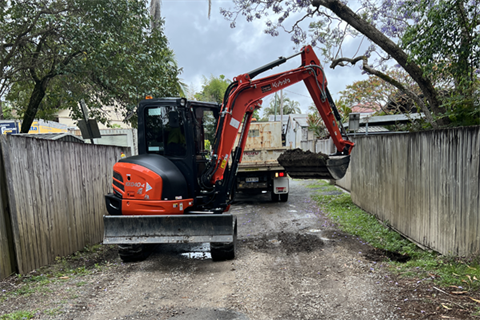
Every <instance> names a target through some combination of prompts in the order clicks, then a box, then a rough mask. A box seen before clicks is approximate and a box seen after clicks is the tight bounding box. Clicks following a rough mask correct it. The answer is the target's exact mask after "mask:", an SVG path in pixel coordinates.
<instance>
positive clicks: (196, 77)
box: [162, 0, 366, 113]
mask: <svg viewBox="0 0 480 320" xmlns="http://www.w3.org/2000/svg"><path fill="white" fill-rule="evenodd" d="M220 7H223V8H230V7H232V5H231V1H228V0H212V12H211V16H210V19H208V1H207V0H163V1H162V17H163V18H164V19H165V30H164V31H165V34H166V36H167V38H168V40H169V45H170V48H171V49H172V50H173V51H174V53H175V56H176V59H177V61H178V64H179V66H180V67H182V68H183V73H182V74H181V76H180V77H181V79H182V80H183V82H184V83H186V84H187V85H188V86H189V87H190V88H193V89H194V90H195V91H196V92H198V91H200V90H201V88H202V83H203V77H204V76H205V77H207V78H209V77H210V76H211V75H213V76H215V77H218V76H219V75H221V74H223V75H225V77H226V78H228V79H230V80H232V79H233V78H234V77H236V76H238V75H240V74H244V73H247V72H249V71H251V70H253V69H256V68H258V67H260V66H262V65H264V64H267V63H268V62H271V61H273V60H276V59H277V58H278V57H280V56H289V55H292V54H293V53H295V52H298V49H297V50H294V48H293V47H294V45H293V43H292V42H291V41H290V35H289V34H287V33H285V32H280V35H279V36H278V37H272V36H270V35H268V34H265V33H264V32H263V30H264V24H263V22H261V21H260V20H256V21H253V22H247V21H246V20H245V19H244V18H243V17H242V18H240V19H239V20H238V21H237V25H236V28H234V29H232V28H230V22H229V21H227V20H225V19H224V17H223V16H222V15H221V14H220V12H219V10H220ZM353 50H356V48H352V54H353V52H354V51H353ZM345 51H348V47H344V53H345ZM316 53H317V55H319V54H320V53H319V50H317V51H316ZM319 58H320V60H321V61H322V57H320V56H319ZM300 62H301V61H300V57H299V56H297V57H294V58H292V59H291V60H289V61H288V62H287V63H285V64H283V65H281V66H279V67H276V68H274V69H273V70H272V71H271V72H267V73H263V74H262V75H263V76H264V75H268V74H272V73H278V72H282V71H286V70H289V69H294V68H297V67H298V66H299V65H300ZM324 67H325V72H326V75H327V81H328V88H329V90H330V93H331V94H332V96H333V98H334V99H337V98H338V97H339V94H338V92H339V91H341V90H344V89H345V87H346V85H348V84H351V83H353V82H354V81H357V80H362V79H366V76H365V75H361V72H360V71H359V69H358V67H353V68H345V67H344V68H341V67H337V68H336V69H335V70H333V69H330V68H329V67H328V66H324ZM262 75H260V76H257V78H259V77H261V76H262ZM284 93H286V95H287V96H288V97H289V98H291V99H293V100H296V101H298V102H300V104H301V109H302V112H304V113H307V110H308V106H309V105H311V104H312V99H311V98H310V97H309V93H308V91H307V90H306V88H305V85H304V84H303V82H302V83H298V84H295V85H293V86H290V87H288V88H286V89H285V90H284ZM270 97H273V95H272V96H270ZM270 99H271V98H265V99H264V101H263V105H264V106H266V105H268V103H269V102H270Z"/></svg>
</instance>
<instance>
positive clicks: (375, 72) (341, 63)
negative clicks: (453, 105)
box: [330, 56, 438, 129]
mask: <svg viewBox="0 0 480 320" xmlns="http://www.w3.org/2000/svg"><path fill="white" fill-rule="evenodd" d="M360 60H362V61H363V66H362V68H363V70H364V71H365V72H367V73H368V74H371V75H374V76H377V77H379V78H380V79H382V80H383V81H386V82H388V83H390V84H391V85H393V86H394V87H396V88H397V89H399V90H400V91H402V92H404V93H405V94H406V95H408V97H410V98H411V99H412V100H413V101H415V103H416V104H417V105H418V106H420V108H421V109H422V111H423V113H424V114H425V118H427V121H428V122H429V123H430V124H431V125H432V127H433V128H435V129H436V128H438V125H437V123H436V122H435V120H434V119H433V117H432V114H431V112H430V110H428V107H427V106H426V105H425V103H424V102H423V100H422V99H420V97H419V96H418V95H416V94H415V93H414V92H413V91H412V90H410V89H409V88H407V87H406V86H404V85H403V84H402V83H401V82H399V81H397V80H396V79H394V78H392V77H390V76H388V75H387V74H385V73H383V72H381V71H378V70H375V69H373V68H371V67H370V66H369V65H368V58H367V57H366V56H358V57H356V58H353V59H349V58H339V59H336V60H334V61H332V64H331V65H330V68H332V69H334V68H335V67H336V66H342V67H344V66H346V65H347V64H346V63H350V64H352V65H355V64H356V63H357V62H358V61H360ZM345 62H346V63H345Z"/></svg>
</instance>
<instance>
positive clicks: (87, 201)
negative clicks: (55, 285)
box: [0, 136, 130, 279]
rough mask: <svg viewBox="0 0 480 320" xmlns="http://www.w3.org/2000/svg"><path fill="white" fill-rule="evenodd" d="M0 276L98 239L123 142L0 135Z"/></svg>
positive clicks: (22, 270) (38, 264)
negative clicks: (100, 143)
mask: <svg viewBox="0 0 480 320" xmlns="http://www.w3.org/2000/svg"><path fill="white" fill-rule="evenodd" d="M0 141H1V149H2V150H1V151H2V152H1V154H2V155H3V156H2V157H1V163H0V164H1V166H0V172H1V173H0V186H1V191H2V192H1V195H2V197H0V201H1V203H0V204H1V206H0V240H1V242H0V279H2V278H5V277H6V276H8V275H10V274H11V273H13V272H15V271H18V272H19V273H21V274H23V273H26V272H29V271H31V270H34V269H36V268H38V267H41V266H43V265H47V264H49V263H51V262H52V261H54V260H55V257H57V256H64V255H68V254H71V253H74V252H76V251H78V250H81V249H83V248H84V247H85V246H86V245H90V244H95V243H99V242H101V241H102V236H103V219H102V217H103V215H104V214H106V209H105V201H104V199H103V196H104V195H105V194H106V193H108V192H110V191H111V182H112V173H113V171H112V168H113V165H114V163H115V162H117V161H118V160H119V158H120V155H121V153H122V152H124V153H125V154H129V153H130V152H129V149H128V148H119V147H111V146H97V145H89V144H80V143H72V142H61V141H50V140H42V139H33V138H29V137H17V136H1V137H0Z"/></svg>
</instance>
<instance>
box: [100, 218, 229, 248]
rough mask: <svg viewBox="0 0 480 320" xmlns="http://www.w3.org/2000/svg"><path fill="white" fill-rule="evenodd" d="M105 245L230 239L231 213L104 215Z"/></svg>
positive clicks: (227, 240) (226, 240) (221, 240)
mask: <svg viewBox="0 0 480 320" xmlns="http://www.w3.org/2000/svg"><path fill="white" fill-rule="evenodd" d="M103 222H104V237H103V243H104V244H153V243H191V242H228V243H230V242H233V241H234V228H235V224H236V217H235V216H233V215H231V214H183V215H155V216H103Z"/></svg>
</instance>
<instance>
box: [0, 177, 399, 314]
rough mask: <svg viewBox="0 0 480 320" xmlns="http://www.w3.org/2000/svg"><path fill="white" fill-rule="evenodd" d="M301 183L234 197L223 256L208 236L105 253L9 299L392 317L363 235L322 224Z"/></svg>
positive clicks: (129, 309) (109, 307)
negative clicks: (280, 195) (81, 270)
mask: <svg viewBox="0 0 480 320" xmlns="http://www.w3.org/2000/svg"><path fill="white" fill-rule="evenodd" d="M310 183H311V182H308V181H291V184H290V187H291V190H290V197H289V201H288V202H285V203H272V202H270V200H269V198H270V197H269V195H268V194H265V195H259V196H248V195H239V196H238V198H237V202H236V203H235V205H233V206H232V208H231V211H232V213H234V214H236V215H237V217H238V234H239V240H238V242H239V243H238V249H237V258H236V259H235V260H233V261H224V262H212V261H211V259H210V257H209V253H208V250H209V248H208V247H209V245H208V244H204V245H161V246H158V248H157V249H156V250H155V252H154V253H153V254H152V255H151V256H150V257H149V258H148V259H147V260H145V261H143V262H137V263H128V264H124V263H121V262H120V260H119V259H118V258H116V257H112V258H111V263H110V267H108V268H104V269H103V270H102V271H101V272H98V273H92V274H89V275H86V276H84V277H79V278H75V279H74V278H72V279H69V280H66V281H65V283H64V284H63V285H62V286H61V287H59V286H55V287H53V288H54V289H52V290H55V291H54V293H53V294H51V295H45V294H44V295H43V297H42V295H41V294H32V295H30V296H29V297H28V298H25V299H24V300H21V299H20V300H19V299H17V300H15V302H14V301H13V300H11V301H12V303H15V304H17V306H16V308H18V307H22V306H23V307H26V306H31V305H38V308H40V309H42V310H45V309H47V308H50V309H49V310H53V311H51V312H50V314H47V313H46V312H39V313H38V315H37V317H35V319H89V320H91V319H98V320H100V319H102V320H103V319H175V320H202V319H209V320H210V319H224V320H227V319H228V320H234V319H238V320H246V319H252V320H257V319H258V320H261V319H269V320H274V319H282V320H286V319H369V320H371V319H396V318H397V317H396V316H395V314H394V313H393V312H394V308H395V306H393V305H392V304H391V303H390V302H389V301H390V300H389V299H388V297H392V296H394V295H395V294H396V291H395V290H396V288H395V286H391V285H387V280H388V279H387V278H386V276H385V274H383V272H382V269H381V268H378V267H377V265H376V264H374V263H373V262H371V261H368V260H365V259H364V257H363V254H362V251H366V250H367V249H368V248H367V246H366V245H365V244H363V243H362V242H361V241H359V240H358V239H355V238H354V237H352V236H349V235H345V234H342V233H341V232H339V231H338V230H337V229H335V228H334V227H333V226H331V225H330V224H329V222H328V221H327V220H326V219H325V217H324V215H323V213H322V212H320V211H319V210H318V208H317V207H316V206H315V205H314V202H313V201H312V200H311V197H310V196H311V194H312V193H313V192H321V190H318V189H317V190H315V189H312V188H307V187H306V185H308V184H310ZM113 251H114V250H113ZM79 282H81V283H82V285H78V283H79ZM47 296H48V297H47ZM2 306H4V307H6V306H8V307H9V308H13V306H12V305H9V304H8V301H6V302H5V301H4V302H2V304H0V308H1V307H2ZM55 306H56V309H55V308H54V307H55ZM12 310H14V309H12ZM12 310H10V311H9V312H11V311H12Z"/></svg>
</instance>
